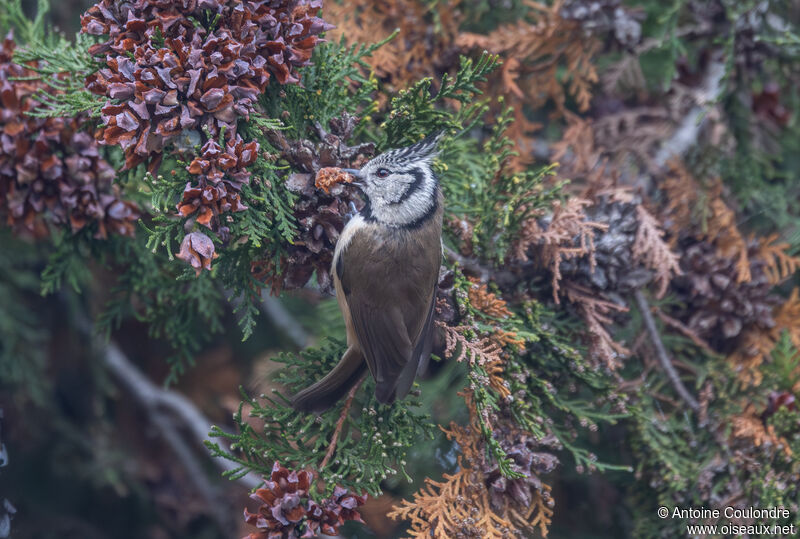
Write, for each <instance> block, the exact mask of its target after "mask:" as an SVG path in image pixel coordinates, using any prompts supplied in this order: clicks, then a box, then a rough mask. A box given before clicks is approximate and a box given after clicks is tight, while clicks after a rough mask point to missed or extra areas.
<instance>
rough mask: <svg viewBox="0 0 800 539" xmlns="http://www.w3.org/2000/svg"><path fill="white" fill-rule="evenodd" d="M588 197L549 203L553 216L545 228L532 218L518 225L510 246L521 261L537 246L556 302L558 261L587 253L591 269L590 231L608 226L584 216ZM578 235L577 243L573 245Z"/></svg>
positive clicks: (559, 270) (591, 237)
mask: <svg viewBox="0 0 800 539" xmlns="http://www.w3.org/2000/svg"><path fill="white" fill-rule="evenodd" d="M591 204H592V203H591V201H589V200H586V199H582V198H577V197H573V198H570V199H569V200H567V202H566V204H562V203H561V202H560V201H556V202H554V204H553V216H552V218H551V220H550V224H549V226H548V227H547V228H546V229H542V228H541V227H540V226H539V223H538V221H537V220H536V219H535V218H532V219H529V220H528V221H526V222H525V223H523V225H522V229H521V232H520V236H519V238H518V240H517V242H516V244H515V245H514V256H515V257H516V258H517V259H519V260H523V261H527V260H528V256H529V255H528V252H529V250H530V249H531V248H532V247H533V246H537V247H538V248H539V249H538V251H537V255H538V256H537V258H538V260H539V262H540V264H542V265H543V266H545V267H547V268H548V269H549V270H550V271H551V272H552V274H553V279H552V284H553V299H554V300H555V302H556V303H558V302H559V298H558V292H559V290H560V284H559V283H560V281H561V269H560V266H561V262H562V260H564V259H567V258H576V257H581V256H587V255H588V256H589V264H590V266H591V267H592V268H594V233H595V231H596V230H601V231H605V230H607V228H608V226H607V225H605V224H603V223H597V222H594V221H590V220H589V219H588V218H587V216H586V211H585V209H586V207H587V206H590V205H591ZM575 238H578V245H577V246H576V245H575Z"/></svg>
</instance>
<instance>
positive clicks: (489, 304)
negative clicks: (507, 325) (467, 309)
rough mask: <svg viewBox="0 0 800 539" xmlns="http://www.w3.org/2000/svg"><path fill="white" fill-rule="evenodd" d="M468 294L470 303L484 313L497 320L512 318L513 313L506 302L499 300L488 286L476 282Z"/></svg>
mask: <svg viewBox="0 0 800 539" xmlns="http://www.w3.org/2000/svg"><path fill="white" fill-rule="evenodd" d="M467 293H468V295H469V302H470V303H471V304H472V306H473V307H475V308H476V309H478V310H479V311H481V312H482V313H484V314H488V315H489V316H493V317H495V318H508V317H510V316H511V311H509V310H508V307H507V306H506V305H507V304H506V302H505V301H503V300H502V299H500V298H498V297H497V296H496V295H495V294H494V293H493V292H489V288H488V287H487V285H486V284H479V283H477V282H475V283H474V286H472V288H470V289H469V291H468V292H467Z"/></svg>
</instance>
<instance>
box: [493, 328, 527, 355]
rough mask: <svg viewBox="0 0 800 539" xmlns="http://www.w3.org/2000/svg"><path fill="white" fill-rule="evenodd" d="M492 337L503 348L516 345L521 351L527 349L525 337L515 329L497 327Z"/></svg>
mask: <svg viewBox="0 0 800 539" xmlns="http://www.w3.org/2000/svg"><path fill="white" fill-rule="evenodd" d="M492 339H494V340H495V342H497V344H499V345H500V346H502V347H503V348H506V347H509V346H510V347H514V348H516V349H517V350H519V351H520V352H522V351H524V350H525V339H522V338H520V337H519V335H517V334H516V333H514V332H513V331H505V330H502V329H500V328H497V329H495V331H494V333H492Z"/></svg>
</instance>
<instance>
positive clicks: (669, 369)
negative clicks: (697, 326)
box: [633, 290, 700, 412]
mask: <svg viewBox="0 0 800 539" xmlns="http://www.w3.org/2000/svg"><path fill="white" fill-rule="evenodd" d="M633 295H634V297H635V298H636V304H637V305H638V306H639V311H641V313H642V320H644V327H645V329H646V330H647V334H648V335H649V336H650V341H651V342H652V343H653V347H654V348H655V349H656V357H657V358H658V361H659V363H661V366H662V367H663V368H664V372H666V373H667V377H668V378H669V381H670V382H671V383H672V387H674V388H675V391H676V392H677V393H678V395H680V396H681V398H682V399H683V400H684V401H686V403H687V404H688V405H689V407H690V408H691V409H692V410H694V411H695V412H697V411H698V410H700V405H699V404H698V403H697V399H695V398H694V397H693V396H692V394H691V393H689V390H688V389H686V386H684V385H683V382H681V379H680V377H679V376H678V372H677V371H676V370H675V367H674V366H673V365H672V361H670V359H669V356H668V355H667V350H666V349H665V348H664V343H663V342H661V336H660V335H659V334H658V330H657V329H656V322H655V320H654V319H653V314H652V313H651V312H650V304H649V303H648V302H647V298H645V297H644V294H643V293H642V291H641V290H637V291H636V292H634V294H633Z"/></svg>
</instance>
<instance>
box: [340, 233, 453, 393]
mask: <svg viewBox="0 0 800 539" xmlns="http://www.w3.org/2000/svg"><path fill="white" fill-rule="evenodd" d="M375 244H376V242H375V241H374V238H362V237H359V236H356V237H354V238H353V240H352V242H351V243H350V245H349V246H348V248H347V249H346V251H344V252H343V253H341V255H340V259H339V261H338V262H340V263H338V264H337V268H336V272H337V274H338V277H339V279H340V282H341V289H342V291H343V292H344V294H345V297H346V305H347V310H348V312H349V315H350V319H351V321H352V327H353V331H354V332H355V335H356V338H357V340H358V346H359V347H360V348H361V351H362V352H363V354H364V358H365V359H366V361H367V365H368V367H369V370H370V372H371V373H372V376H373V378H375V382H376V389H375V395H376V397H377V399H378V400H379V401H380V402H383V403H391V402H393V401H394V400H395V398H397V397H403V396H405V395H406V393H408V390H409V389H410V388H411V385H412V384H413V382H414V377H415V376H416V372H417V368H418V365H419V362H420V359H421V357H422V355H423V354H424V352H425V349H426V347H429V340H430V339H429V335H430V328H431V327H432V323H433V314H432V313H433V286H432V283H433V284H435V282H436V281H435V278H436V277H435V276H438V270H439V259H438V258H436V263H435V264H433V263H431V262H432V260H434V258H435V257H433V256H430V255H429V256H427V257H425V256H424V254H426V253H425V251H426V250H424V249H422V252H421V253H419V252H417V253H414V251H420V249H421V247H422V246H420V245H417V246H416V248H413V246H412V252H410V253H406V252H402V253H397V252H387V251H386V250H384V251H382V252H376V250H374V249H373V248H372V246H374V245H375ZM434 254H437V253H436V251H434ZM415 255H416V256H415ZM434 266H435V267H434ZM427 353H428V354H430V350H429V348H428V351H427Z"/></svg>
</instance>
